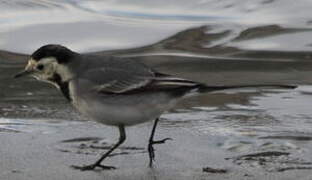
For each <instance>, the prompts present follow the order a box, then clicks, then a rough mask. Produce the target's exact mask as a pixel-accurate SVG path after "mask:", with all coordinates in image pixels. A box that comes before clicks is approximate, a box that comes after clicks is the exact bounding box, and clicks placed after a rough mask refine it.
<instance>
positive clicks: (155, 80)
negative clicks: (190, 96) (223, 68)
mask: <svg viewBox="0 0 312 180" xmlns="http://www.w3.org/2000/svg"><path fill="white" fill-rule="evenodd" d="M117 61H118V60H116V61H112V62H109V63H108V64H105V65H104V66H102V67H94V68H91V69H89V70H87V71H85V72H84V73H83V74H82V75H80V78H81V79H84V80H87V81H88V82H90V83H91V86H92V87H87V88H88V89H91V90H95V91H97V92H98V93H114V94H126V93H132V92H138V91H154V90H164V91H166V90H172V89H176V88H185V87H193V86H195V85H198V83H196V82H193V81H190V80H185V79H182V78H176V77H173V76H170V75H166V74H161V73H157V72H156V71H154V70H152V69H150V68H148V67H146V66H145V65H144V64H141V63H137V62H135V61H133V60H123V61H119V62H117Z"/></svg>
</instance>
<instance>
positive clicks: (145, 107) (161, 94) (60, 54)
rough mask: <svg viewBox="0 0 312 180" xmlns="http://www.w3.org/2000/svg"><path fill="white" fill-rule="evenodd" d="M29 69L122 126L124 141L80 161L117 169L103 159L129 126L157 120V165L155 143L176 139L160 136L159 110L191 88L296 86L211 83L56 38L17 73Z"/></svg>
mask: <svg viewBox="0 0 312 180" xmlns="http://www.w3.org/2000/svg"><path fill="white" fill-rule="evenodd" d="M24 75H30V76H33V77H34V78H36V79H38V80H40V81H45V82H48V83H52V84H53V85H55V86H56V87H57V88H58V89H60V90H61V92H62V93H63V95H64V96H65V97H66V99H68V100H69V101H70V102H71V103H72V104H73V106H74V107H75V108H76V109H77V110H78V111H79V112H81V113H82V114H84V115H87V116H89V117H90V118H91V119H93V120H95V121H97V122H99V123H103V124H106V125H112V126H117V127H118V128H119V133H120V137H119V141H118V142H117V143H116V144H115V145H114V146H113V147H112V148H111V149H110V150H109V151H107V152H106V153H105V154H104V155H103V156H102V157H101V158H100V159H99V160H97V161H96V162H95V163H94V164H91V165H88V166H81V167H79V166H74V167H75V168H78V169H80V170H92V169H94V168H96V167H99V168H103V169H114V167H113V166H104V165H101V162H102V161H103V160H104V159H105V158H106V157H107V156H109V154H110V153H111V152H112V151H113V150H115V149H116V148H117V147H118V146H119V145H121V144H122V143H123V142H124V141H125V139H126V132H125V126H131V125H135V124H139V123H143V122H146V121H151V120H155V122H154V125H153V129H152V132H151V135H150V138H149V144H148V152H149V160H150V161H149V165H150V166H152V163H153V161H154V156H155V155H154V148H153V144H160V143H165V141H166V140H169V139H170V138H165V139H162V140H159V141H155V140H154V133H155V129H156V126H157V123H158V120H159V116H160V115H161V114H162V113H163V112H164V111H165V110H168V109H170V108H172V107H173V106H174V104H175V103H176V102H177V100H179V99H181V98H182V97H185V95H186V94H188V93H190V92H194V91H197V92H211V91H217V90H224V89H229V88H242V87H259V86H277V87H282V88H294V86H288V85H248V86H207V85H204V84H202V83H198V82H194V81H190V80H187V79H182V78H177V77H174V76H171V75H167V74H163V73H159V72H157V71H155V70H153V69H151V68H149V67H147V66H146V65H144V64H142V63H139V62H136V61H134V60H130V59H127V58H118V57H113V56H93V55H83V54H79V53H76V52H73V51H71V50H70V49H68V48H66V47H64V46H61V45H51V44H50V45H45V46H42V47H40V48H39V49H38V50H36V51H35V52H34V53H33V54H32V55H31V57H30V60H29V61H28V64H27V65H26V67H25V70H24V71H22V72H20V73H18V74H17V75H15V77H20V76H24Z"/></svg>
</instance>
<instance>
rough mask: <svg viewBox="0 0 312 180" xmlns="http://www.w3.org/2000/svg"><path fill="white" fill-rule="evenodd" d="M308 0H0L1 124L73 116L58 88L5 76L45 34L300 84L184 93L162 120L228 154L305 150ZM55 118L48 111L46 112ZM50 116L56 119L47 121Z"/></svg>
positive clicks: (215, 80)
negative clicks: (193, 94) (206, 139)
mask: <svg viewBox="0 0 312 180" xmlns="http://www.w3.org/2000/svg"><path fill="white" fill-rule="evenodd" d="M311 7H312V2H310V1H308V0H301V1H298V2H297V1H296V2H295V1H293V0H283V1H278V0H252V1H243V0H242V1H237V0H222V1H220V0H196V1H186V0H183V1H181V0H180V1H177V0H173V1H163V0H162V1H150V2H149V1H148V2H147V1H143V0H137V1H106V2H102V1H97V0H88V1H82V0H67V1H49V0H45V1H37V0H36V1H35V0H10V1H9V0H6V1H1V2H0V9H1V11H2V13H1V14H0V39H1V41H0V74H1V77H0V82H1V83H0V89H1V91H0V132H3V133H8V132H35V133H53V132H55V128H57V127H59V126H61V127H67V126H68V127H69V126H71V125H72V124H71V123H67V121H66V120H82V119H86V118H84V117H81V116H79V115H78V114H77V113H76V112H75V111H74V110H73V109H72V108H71V107H70V106H68V104H67V102H66V101H65V99H64V98H63V97H61V95H60V93H59V92H57V91H56V90H55V89H53V88H51V87H50V86H49V85H45V84H41V83H38V82H36V81H35V80H32V79H23V80H13V79H12V78H11V77H12V75H13V74H14V73H16V72H17V71H19V70H20V69H21V68H22V67H23V65H24V64H25V62H26V59H27V54H30V53H31V52H32V51H33V50H35V49H36V48H38V47H39V46H41V45H43V44H47V43H58V44H63V45H66V46H68V47H70V48H72V49H73V50H76V51H79V52H84V53H96V54H112V55H117V56H126V57H131V58H133V59H136V60H139V61H143V62H144V63H146V64H148V65H150V66H152V67H154V68H155V69H157V70H159V71H162V72H165V73H171V74H175V75H178V76H181V77H185V78H189V79H192V80H196V81H200V82H204V83H207V84H211V85H216V84H219V85H220V84H232V85H233V84H259V83H260V84H265V83H285V84H299V85H300V87H299V88H298V89H296V90H276V89H247V90H235V91H225V92H218V93H214V94H205V95H201V96H199V97H194V98H190V99H186V100H183V101H182V102H181V103H179V105H178V106H177V108H176V109H174V110H172V111H170V112H167V113H165V114H164V115H163V116H162V118H163V119H164V121H162V123H161V127H162V128H167V129H171V128H183V129H186V130H187V131H190V132H191V133H194V134H198V135H200V136H208V137H210V140H211V141H210V142H209V144H211V146H215V147H219V148H220V151H226V152H229V153H233V154H235V153H248V152H253V151H259V150H263V151H270V150H278V151H291V152H302V151H304V152H307V153H308V152H310V149H309V148H310V147H311V143H310V141H311V139H312V111H311V103H312V101H311V99H312V96H311V94H312V86H310V85H311V83H312V78H311V77H312V76H311V74H312V63H311V57H312V53H311V50H312V46H311V45H312V39H311V38H310V37H311V35H312V31H311V30H312V29H311V26H312V23H311V22H312V13H311ZM51 119H52V120H51ZM53 120H57V121H55V122H54V121H53Z"/></svg>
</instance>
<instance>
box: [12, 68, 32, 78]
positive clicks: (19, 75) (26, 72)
mask: <svg viewBox="0 0 312 180" xmlns="http://www.w3.org/2000/svg"><path fill="white" fill-rule="evenodd" d="M31 73H32V71H26V70H24V71H22V72H19V73H17V74H15V75H14V78H19V77H22V76H26V75H29V74H31Z"/></svg>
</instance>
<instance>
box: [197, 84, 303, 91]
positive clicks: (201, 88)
mask: <svg viewBox="0 0 312 180" xmlns="http://www.w3.org/2000/svg"><path fill="white" fill-rule="evenodd" d="M197 88H198V92H200V93H206V92H212V91H221V90H226V89H240V88H281V89H295V88H297V86H295V85H283V84H263V85H261V84H259V85H237V86H235V85H233V86H207V85H205V84H198V85H197Z"/></svg>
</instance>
